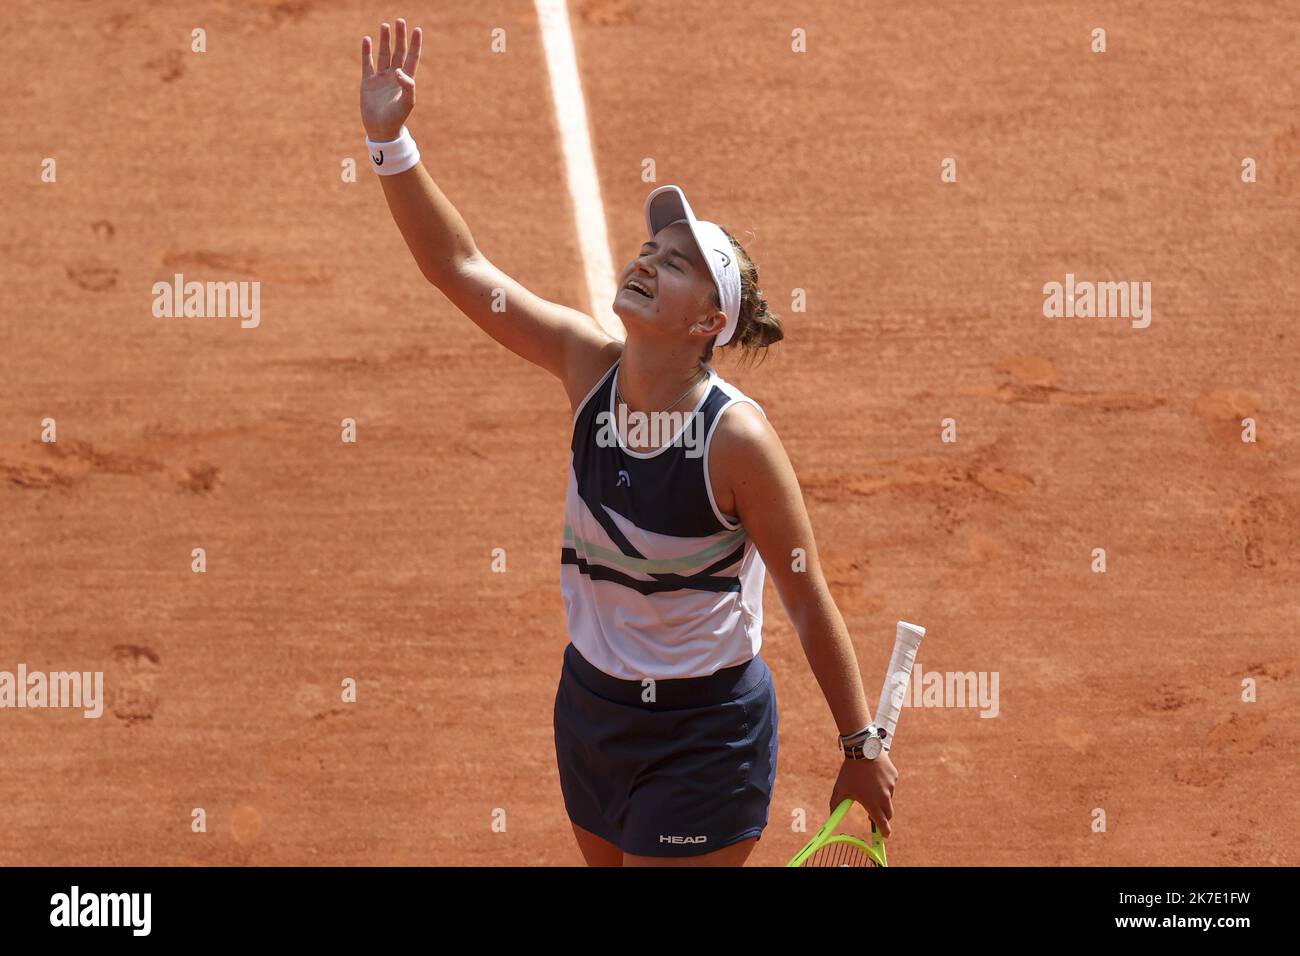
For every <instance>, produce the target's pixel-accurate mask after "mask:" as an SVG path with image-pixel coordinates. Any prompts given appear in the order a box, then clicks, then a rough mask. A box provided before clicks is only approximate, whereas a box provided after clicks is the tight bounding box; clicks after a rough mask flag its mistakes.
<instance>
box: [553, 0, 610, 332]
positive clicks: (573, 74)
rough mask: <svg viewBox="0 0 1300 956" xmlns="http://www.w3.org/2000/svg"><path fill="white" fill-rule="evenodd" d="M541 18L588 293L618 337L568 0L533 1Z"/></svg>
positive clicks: (602, 208) (593, 311)
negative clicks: (566, 1) (570, 25)
mask: <svg viewBox="0 0 1300 956" xmlns="http://www.w3.org/2000/svg"><path fill="white" fill-rule="evenodd" d="M534 6H535V7H536V8H537V21H538V24H539V25H540V26H541V30H542V45H543V47H544V48H545V50H546V70H547V72H548V73H549V74H550V77H551V98H552V100H553V101H554V103H555V122H556V125H557V126H559V128H560V147H561V149H562V150H563V152H564V168H565V172H566V173H567V175H568V180H569V196H570V197H571V198H572V200H573V215H574V219H575V220H576V222H575V224H576V226H577V229H578V247H579V249H581V251H582V263H583V268H584V270H585V272H586V277H587V297H588V300H589V308H590V310H591V314H592V315H593V316H595V319H596V322H597V324H599V325H600V327H601V328H602V329H604V330H605V331H606V332H608V333H609V334H610V335H612V336H613V337H614V338H616V339H619V340H620V341H622V340H623V339H625V338H626V337H627V333H626V332H625V331H624V329H623V323H622V322H621V321H620V320H619V317H618V316H617V315H615V314H614V308H613V303H614V296H615V295H616V294H617V291H618V289H617V286H618V283H617V280H616V279H615V272H614V262H613V259H612V258H611V257H610V254H609V233H608V231H607V230H606V228H605V204H604V203H603V202H602V201H601V198H600V179H599V177H598V176H597V175H596V160H595V157H594V155H593V154H592V151H591V132H590V129H589V127H588V125H587V105H586V100H585V99H584V98H583V95H582V78H581V76H579V74H578V57H577V54H576V52H575V51H574V47H573V32H572V31H571V30H570V29H569V9H568V6H567V5H566V3H565V0H534Z"/></svg>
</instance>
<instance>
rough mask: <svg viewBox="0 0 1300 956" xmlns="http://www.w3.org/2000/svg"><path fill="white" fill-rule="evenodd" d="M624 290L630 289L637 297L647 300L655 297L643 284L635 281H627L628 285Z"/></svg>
mask: <svg viewBox="0 0 1300 956" xmlns="http://www.w3.org/2000/svg"><path fill="white" fill-rule="evenodd" d="M623 288H624V289H630V290H631V291H633V292H635V293H637V295H643V296H645V297H646V298H647V299H653V298H654V296H652V295H651V294H650V290H649V289H647V288H646V287H645V286H643V285H642V284H641V283H639V282H637V281H636V280H635V279H629V280H628V281H627V285H625V286H623Z"/></svg>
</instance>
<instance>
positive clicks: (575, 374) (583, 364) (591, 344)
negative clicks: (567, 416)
mask: <svg viewBox="0 0 1300 956" xmlns="http://www.w3.org/2000/svg"><path fill="white" fill-rule="evenodd" d="M622 354H623V343H622V342H621V341H619V340H618V339H614V338H610V336H609V335H608V334H606V333H605V332H604V331H602V330H601V329H600V328H599V327H598V326H597V325H596V322H595V320H594V319H593V320H592V322H591V327H590V329H584V330H583V333H582V334H580V335H577V336H575V337H574V339H573V342H572V343H571V345H570V348H569V355H568V357H567V361H566V363H565V369H566V371H565V376H564V390H565V392H566V393H567V394H568V396H569V408H570V409H571V410H572V412H573V413H574V414H577V411H578V406H579V405H580V404H582V400H583V399H584V398H586V397H587V395H588V394H589V393H590V392H591V390H592V389H593V388H595V387H596V383H597V382H599V381H600V380H601V378H602V377H603V376H604V375H605V373H606V372H608V371H609V367H610V366H611V365H613V364H614V363H615V362H617V361H618V357H619V356H620V355H622Z"/></svg>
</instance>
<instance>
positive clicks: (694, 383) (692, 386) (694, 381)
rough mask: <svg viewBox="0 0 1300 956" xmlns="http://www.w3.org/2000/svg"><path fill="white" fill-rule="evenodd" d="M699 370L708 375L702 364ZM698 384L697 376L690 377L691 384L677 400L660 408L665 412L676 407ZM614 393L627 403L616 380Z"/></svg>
mask: <svg viewBox="0 0 1300 956" xmlns="http://www.w3.org/2000/svg"><path fill="white" fill-rule="evenodd" d="M700 371H701V372H703V373H704V374H705V375H706V376H707V375H708V369H706V368H705V367H704V366H703V365H701V366H700ZM698 384H700V380H699V378H695V379H692V380H691V384H690V385H688V386H687V387H686V391H684V392H682V393H681V394H680V395H678V396H677V401H676V402H673V403H672V404H671V405H669V406H668V407H667V408H665V409H661V410H662V411H665V412H669V411H672V410H673V409H674V408H676V407H677V403H678V402H680V401H681V400H682V399H683V398H685V397H686V396H687V395H689V394H691V392H692V390H694V388H695V386H696V385H698ZM614 394H615V396H617V398H618V400H619V401H620V402H622V403H623V404H624V405H627V400H626V399H624V398H623V393H622V392H621V391H620V390H619V387H618V383H617V382H615V383H614ZM630 407H631V406H629V408H630Z"/></svg>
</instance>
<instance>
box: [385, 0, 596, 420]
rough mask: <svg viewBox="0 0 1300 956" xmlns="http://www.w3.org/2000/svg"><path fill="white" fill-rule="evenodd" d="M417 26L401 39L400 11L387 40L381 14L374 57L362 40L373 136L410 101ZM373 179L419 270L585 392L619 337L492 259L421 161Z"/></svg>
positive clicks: (393, 124)
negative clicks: (544, 295) (516, 277)
mask: <svg viewBox="0 0 1300 956" xmlns="http://www.w3.org/2000/svg"><path fill="white" fill-rule="evenodd" d="M421 36H422V34H421V31H420V30H419V29H418V28H417V29H416V30H415V31H414V32H413V33H412V34H411V38H410V46H409V48H408V46H407V38H406V23H405V21H403V20H398V21H397V29H396V31H395V37H394V42H393V46H392V48H391V50H390V46H389V28H388V24H386V23H385V24H383V26H382V27H381V29H380V35H379V51H378V62H377V63H376V62H374V61H373V60H372V58H371V48H370V38H369V37H365V38H363V39H362V41H361V117H362V121H363V123H364V124H365V127H366V133H367V135H368V136H369V137H370V139H372V140H373V141H375V142H389V141H392V140H394V139H396V138H397V137H398V136H399V135H400V133H401V130H402V126H403V124H404V123H405V121H406V118H407V116H409V115H410V112H411V110H412V109H413V108H414V105H415V73H416V70H417V69H418V68H419V62H420V46H421ZM376 67H377V68H376ZM379 180H380V182H381V184H382V186H383V190H384V198H385V200H387V202H388V209H389V211H390V212H391V213H392V216H393V221H394V222H395V223H396V224H397V228H398V229H399V230H400V231H401V233H402V238H403V239H404V240H405V241H406V246H407V248H408V249H410V251H411V255H412V256H413V257H414V258H415V261H416V264H417V265H418V266H419V267H420V272H421V273H422V274H423V275H424V277H425V279H427V280H428V281H429V282H431V283H432V284H433V285H435V286H437V287H438V289H439V290H441V291H442V293H443V294H444V295H445V296H447V298H448V299H450V300H451V302H452V303H453V304H454V305H455V306H456V307H457V308H458V309H460V310H461V311H462V312H464V313H465V315H467V316H468V317H469V318H470V319H471V320H472V321H473V322H474V324H475V325H477V326H478V327H479V328H481V329H482V330H483V331H484V332H486V333H487V334H488V335H489V336H491V337H492V338H493V339H494V340H495V341H497V342H499V343H500V344H501V345H504V346H505V347H506V348H507V349H509V350H510V351H511V352H514V353H515V354H516V355H518V356H520V357H521V358H524V359H527V360H528V361H529V362H532V363H533V364H534V365H537V366H539V367H541V368H544V369H546V371H548V372H550V373H551V374H552V375H555V376H556V377H557V378H559V379H560V380H561V381H562V382H563V383H564V384H565V387H566V389H567V390H568V391H569V394H570V398H571V399H572V398H573V396H574V394H575V390H576V389H581V390H582V393H585V390H586V389H585V387H584V386H585V385H589V384H590V382H588V381H586V380H587V378H589V376H590V371H589V370H590V369H591V368H593V367H596V366H599V365H600V363H601V362H602V361H603V360H604V357H605V356H606V355H611V354H616V352H617V349H618V341H619V340H617V339H615V338H614V337H613V335H611V334H610V333H609V332H608V331H606V330H604V329H602V328H601V327H600V326H599V325H598V324H597V323H596V321H595V319H593V318H592V317H591V316H589V315H586V314H584V313H582V312H579V311H577V310H576V309H571V308H568V307H567V306H563V305H559V304H557V303H555V302H549V301H547V300H546V299H543V298H541V297H540V296H538V295H536V294H534V293H532V292H530V291H529V290H528V289H526V288H525V287H524V286H523V285H521V284H520V283H519V282H517V281H515V280H514V279H512V278H511V277H510V276H508V275H506V274H505V273H504V272H502V271H501V270H500V269H499V268H497V267H496V266H495V265H493V264H492V262H491V261H489V260H488V258H487V257H486V256H484V255H483V253H482V252H481V251H480V250H479V248H478V246H477V245H476V244H475V242H474V236H473V234H472V233H471V232H470V229H469V226H468V225H466V223H465V220H464V219H463V218H462V217H461V215H460V213H459V211H457V209H456V207H455V206H454V205H452V202H451V200H450V199H448V198H447V196H446V195H445V194H444V193H443V191H442V190H441V189H439V188H438V184H437V183H435V182H434V181H433V177H432V176H430V175H429V173H428V170H426V169H425V168H424V165H423V163H417V164H416V165H415V166H413V167H412V168H411V169H409V170H407V171H406V172H403V173H399V174H397V175H395V176H380V177H379ZM611 347H612V348H613V349H614V353H610V351H609V350H610V349H611ZM612 361H613V358H612V357H610V358H609V362H612ZM607 365H608V363H606V366H607Z"/></svg>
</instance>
